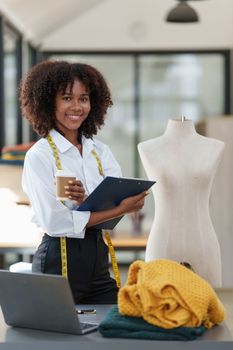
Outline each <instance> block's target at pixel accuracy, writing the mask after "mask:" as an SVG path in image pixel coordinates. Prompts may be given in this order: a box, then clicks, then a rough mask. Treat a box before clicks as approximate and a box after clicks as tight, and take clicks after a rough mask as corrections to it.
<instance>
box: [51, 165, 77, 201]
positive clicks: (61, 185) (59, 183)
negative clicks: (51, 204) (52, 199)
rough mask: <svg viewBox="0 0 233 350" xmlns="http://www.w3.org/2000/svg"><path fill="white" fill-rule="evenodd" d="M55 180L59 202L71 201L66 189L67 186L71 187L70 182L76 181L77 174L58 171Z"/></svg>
mask: <svg viewBox="0 0 233 350" xmlns="http://www.w3.org/2000/svg"><path fill="white" fill-rule="evenodd" d="M55 178H56V197H57V199H58V200H59V201H61V200H67V199H69V198H68V195H67V194H66V191H67V189H65V186H69V181H74V180H76V177H75V174H74V173H72V172H68V171H66V170H58V171H57V173H56V175H55Z"/></svg>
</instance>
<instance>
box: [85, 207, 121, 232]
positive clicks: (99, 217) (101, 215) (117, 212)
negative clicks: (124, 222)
mask: <svg viewBox="0 0 233 350" xmlns="http://www.w3.org/2000/svg"><path fill="white" fill-rule="evenodd" d="M124 214H125V212H124V211H123V210H122V208H121V207H120V206H119V205H118V206H117V207H114V208H112V209H108V210H103V211H98V212H92V213H91V215H90V218H89V221H88V223H87V225H86V228H88V227H91V226H94V225H98V224H100V223H101V222H105V221H108V220H111V219H115V218H118V217H119V216H121V215H124Z"/></svg>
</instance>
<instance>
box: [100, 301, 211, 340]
mask: <svg viewBox="0 0 233 350" xmlns="http://www.w3.org/2000/svg"><path fill="white" fill-rule="evenodd" d="M205 330H206V328H205V327H203V326H201V327H195V328H193V327H177V328H173V329H165V328H162V327H157V326H154V325H152V324H150V323H148V322H146V321H144V320H143V319H142V318H139V317H129V316H122V315H121V314H120V313H119V311H118V307H117V306H113V308H111V309H110V310H109V312H108V313H107V315H106V316H105V318H104V320H103V321H102V322H101V324H100V325H99V332H100V333H101V334H102V335H103V336H104V337H108V338H131V339H133V338H135V339H148V340H194V339H196V338H197V337H199V336H200V335H202V334H203V333H204V332H205Z"/></svg>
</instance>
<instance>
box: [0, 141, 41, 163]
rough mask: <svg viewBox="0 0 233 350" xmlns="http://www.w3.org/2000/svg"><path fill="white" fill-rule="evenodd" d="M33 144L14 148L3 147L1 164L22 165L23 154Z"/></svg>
mask: <svg viewBox="0 0 233 350" xmlns="http://www.w3.org/2000/svg"><path fill="white" fill-rule="evenodd" d="M33 144H34V142H30V143H26V144H19V145H15V146H5V147H3V149H2V157H1V159H0V163H1V164H12V165H22V164H23V162H24V158H25V154H26V152H27V151H28V150H29V148H31V146H32V145H33Z"/></svg>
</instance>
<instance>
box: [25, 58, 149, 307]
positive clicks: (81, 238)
mask: <svg viewBox="0 0 233 350" xmlns="http://www.w3.org/2000/svg"><path fill="white" fill-rule="evenodd" d="M20 101H21V108H22V113H23V115H24V116H25V117H26V118H27V119H28V120H29V122H30V123H31V124H32V126H33V129H34V130H35V131H36V132H37V133H38V135H39V136H41V137H42V138H41V139H40V140H39V141H37V142H36V143H35V145H34V146H33V147H32V148H31V149H30V150H29V151H28V152H27V155H26V158H25V163H24V171H23V179H22V183H23V189H24V191H25V192H26V193H27V195H28V197H29V199H30V201H31V204H32V209H33V212H34V221H35V222H36V223H37V224H38V225H39V226H40V227H42V228H43V230H44V232H46V233H45V234H44V236H43V239H42V242H41V244H40V246H39V248H38V250H37V252H36V253H35V256H34V259H33V264H32V268H33V271H34V272H42V273H52V274H61V272H62V271H63V270H64V271H66V273H65V272H64V274H63V275H67V277H68V279H69V283H70V286H71V290H72V293H73V297H74V301H75V303H78V304H81V303H83V304H87V303H92V304H97V303H116V300H117V292H118V287H117V285H116V281H115V280H114V279H112V278H111V277H110V274H109V271H108V248H107V246H106V244H105V243H104V240H103V237H102V232H101V231H100V230H96V229H92V226H94V225H96V224H99V223H101V222H104V221H106V220H109V219H112V218H115V217H119V216H121V215H124V214H126V213H130V212H135V211H137V210H139V209H141V208H142V206H143V205H144V197H145V195H146V192H143V193H141V194H139V195H137V196H133V197H129V198H127V199H125V200H123V201H122V202H121V203H120V204H119V205H118V206H117V207H115V208H113V209H110V210H105V211H101V212H78V211H77V210H76V209H77V207H78V205H79V204H80V203H82V201H83V200H84V198H85V196H87V195H88V194H90V192H92V191H93V190H94V189H95V188H96V187H97V186H98V184H99V183H100V182H101V181H102V180H103V176H104V177H105V176H116V177H119V176H121V170H120V167H119V165H118V163H117V161H116V160H115V158H114V157H113V155H112V153H111V151H110V149H109V147H108V146H107V145H105V144H103V143H102V142H100V141H98V140H96V139H93V135H95V134H97V131H98V129H100V127H101V126H102V125H103V124H104V116H105V114H106V112H107V109H108V108H109V107H110V106H111V105H112V100H111V94H110V91H109V88H108V86H107V84H106V81H105V79H104V78H103V76H102V75H101V74H100V72H98V71H97V70H96V69H95V68H93V67H91V66H89V65H86V64H79V63H68V62H65V61H60V62H59V61H45V62H42V63H40V64H38V65H36V66H34V67H33V68H32V69H31V70H30V71H29V73H28V75H27V76H26V78H25V80H24V81H23V82H22V84H21V87H20ZM57 169H64V170H68V171H70V172H73V173H75V175H76V179H77V180H76V181H73V183H72V184H70V185H69V187H68V188H67V195H68V197H69V200H67V201H65V202H59V201H57V200H56V193H55V174H56V172H57Z"/></svg>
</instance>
